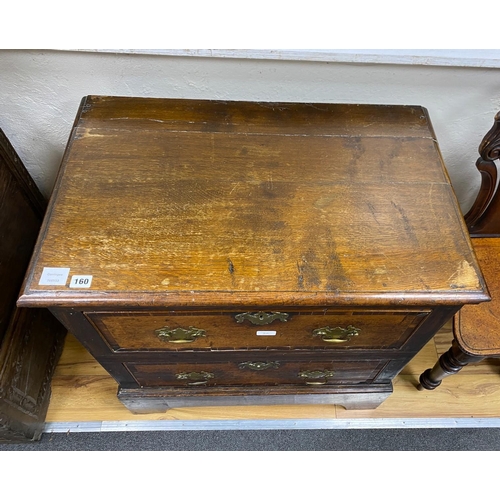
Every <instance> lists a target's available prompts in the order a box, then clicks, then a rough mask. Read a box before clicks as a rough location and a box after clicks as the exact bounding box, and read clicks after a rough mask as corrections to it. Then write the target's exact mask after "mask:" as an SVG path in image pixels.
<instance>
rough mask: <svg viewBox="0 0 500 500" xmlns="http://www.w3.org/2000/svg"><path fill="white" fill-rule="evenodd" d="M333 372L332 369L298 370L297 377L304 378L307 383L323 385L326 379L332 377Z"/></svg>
mask: <svg viewBox="0 0 500 500" xmlns="http://www.w3.org/2000/svg"><path fill="white" fill-rule="evenodd" d="M334 375H335V372H334V371H333V370H306V371H303V372H299V378H303V379H306V384H308V385H324V384H326V382H327V379H328V378H330V377H333V376H334Z"/></svg>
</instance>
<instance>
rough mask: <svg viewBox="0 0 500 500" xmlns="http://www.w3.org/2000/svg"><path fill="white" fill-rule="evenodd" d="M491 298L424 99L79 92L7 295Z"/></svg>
mask: <svg viewBox="0 0 500 500" xmlns="http://www.w3.org/2000/svg"><path fill="white" fill-rule="evenodd" d="M44 268H63V269H66V270H67V269H69V271H68V278H67V281H65V282H64V283H58V284H55V285H54V284H50V283H49V284H40V282H41V281H42V283H45V281H44V280H43V279H42V280H41V276H42V273H43V271H44ZM75 275H77V276H87V277H89V276H91V277H92V279H91V283H90V286H89V287H88V288H73V287H72V285H71V278H72V277H73V276H75ZM83 286H85V285H83ZM487 298H488V296H487V292H486V287H485V285H484V282H483V278H482V276H481V272H480V269H479V266H478V264H477V261H476V259H475V255H474V252H473V250H472V247H471V244H470V240H469V237H468V234H467V231H466V229H465V226H464V224H463V220H462V218H461V214H460V209H459V206H458V204H457V201H456V198H455V194H454V192H453V189H452V187H451V185H450V181H449V178H448V175H447V173H446V169H445V167H444V164H443V161H442V158H441V155H440V152H439V148H438V144H437V141H436V138H435V136H434V133H433V131H432V126H431V124H430V120H429V117H428V114H427V112H426V110H425V109H424V108H422V107H419V106H389V105H388V106H382V105H344V104H307V103H267V102H260V103H251V102H234V101H233V102H222V101H201V100H180V99H179V100H176V99H153V98H126V97H105V96H88V97H87V98H85V99H84V100H83V101H82V105H81V108H80V110H79V113H78V115H77V118H76V121H75V125H74V127H73V131H72V135H71V137H70V140H69V143H68V147H67V149H66V152H65V155H64V158H63V162H62V165H61V168H60V172H59V176H58V179H57V182H56V185H55V188H54V192H53V195H52V198H51V202H50V206H49V210H48V212H47V216H46V219H45V221H44V226H43V228H42V232H41V236H40V239H39V243H38V245H37V248H36V249H35V253H34V256H33V259H32V263H31V267H30V270H29V273H28V275H27V279H26V286H25V289H24V292H23V294H22V295H21V297H20V299H19V304H20V305H27V306H35V305H60V306H73V305H76V304H88V305H94V306H96V305H100V304H102V305H104V304H113V303H115V304H118V305H130V306H182V307H188V306H192V307H197V306H210V305H213V306H218V305H223V304H226V305H229V304H234V305H237V304H248V305H252V304H254V305H258V304H269V305H272V304H276V305H277V304H290V305H292V304H295V305H297V304H302V305H341V304H344V305H345V304H351V305H363V304H367V303H369V304H374V305H376V304H381V305H387V304H393V305H394V304H400V303H402V302H406V303H409V304H411V303H414V304H420V305H421V304H429V305H432V304H437V303H453V304H461V303H468V302H480V301H483V300H486V299H487Z"/></svg>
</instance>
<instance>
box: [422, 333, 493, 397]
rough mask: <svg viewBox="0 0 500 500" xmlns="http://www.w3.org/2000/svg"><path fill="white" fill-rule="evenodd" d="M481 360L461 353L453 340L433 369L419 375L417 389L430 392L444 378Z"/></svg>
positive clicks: (480, 357) (479, 357)
mask: <svg viewBox="0 0 500 500" xmlns="http://www.w3.org/2000/svg"><path fill="white" fill-rule="evenodd" d="M482 359H484V357H482V356H473V355H472V354H467V353H466V352H464V351H462V349H460V346H459V345H458V343H457V341H456V340H453V342H452V343H451V347H450V349H449V350H448V351H447V352H445V353H444V354H443V355H442V356H441V357H440V358H439V359H438V361H437V362H436V364H435V365H434V367H433V368H429V369H428V370H425V372H424V373H422V375H420V384H419V385H418V387H417V389H418V390H419V391H422V390H423V389H427V390H429V391H432V390H433V389H435V388H436V387H438V386H439V385H440V384H441V381H442V380H443V379H444V378H445V377H448V376H449V375H453V374H454V373H458V372H459V371H460V370H461V369H462V368H463V367H464V366H466V365H468V364H469V363H478V362H479V361H481V360H482Z"/></svg>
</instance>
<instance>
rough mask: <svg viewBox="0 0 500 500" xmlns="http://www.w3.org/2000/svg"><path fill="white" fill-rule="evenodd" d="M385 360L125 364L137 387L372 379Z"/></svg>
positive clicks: (346, 382) (316, 383)
mask: <svg viewBox="0 0 500 500" xmlns="http://www.w3.org/2000/svg"><path fill="white" fill-rule="evenodd" d="M385 364H386V361H380V360H371V361H341V362H338V361H336V362H331V361H314V362H307V361H302V362H300V361H272V360H262V359H258V358H255V359H254V358H249V360H248V361H244V362H225V363H211V364H209V363H186V364H168V363H166V364H136V363H129V364H127V365H126V366H127V367H128V369H129V370H130V372H131V373H132V374H133V376H134V377H135V378H136V380H137V382H138V383H139V384H140V385H141V386H145V387H159V386H175V387H190V386H191V387H197V386H216V385H221V386H227V385H241V386H245V385H253V386H255V385H277V384H280V385H282V384H293V385H312V386H314V385H328V384H343V383H344V384H352V383H362V382H369V381H372V380H373V379H374V378H375V377H376V376H377V374H378V373H379V372H380V370H382V368H383V367H384V366H385Z"/></svg>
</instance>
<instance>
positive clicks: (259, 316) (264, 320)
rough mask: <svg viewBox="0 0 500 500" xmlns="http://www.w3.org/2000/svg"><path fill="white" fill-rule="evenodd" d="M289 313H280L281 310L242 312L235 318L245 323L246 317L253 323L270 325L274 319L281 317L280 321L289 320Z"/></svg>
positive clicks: (238, 321)
mask: <svg viewBox="0 0 500 500" xmlns="http://www.w3.org/2000/svg"><path fill="white" fill-rule="evenodd" d="M288 316H289V315H288V314H287V313H280V312H270V313H267V312H263V311H259V312H255V313H252V312H245V313H241V314H237V315H236V316H235V317H234V319H235V320H236V323H243V321H245V320H246V319H247V320H248V321H250V323H252V324H253V325H269V324H271V323H272V322H273V321H275V320H277V319H279V320H280V321H287V319H288Z"/></svg>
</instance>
